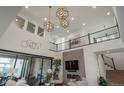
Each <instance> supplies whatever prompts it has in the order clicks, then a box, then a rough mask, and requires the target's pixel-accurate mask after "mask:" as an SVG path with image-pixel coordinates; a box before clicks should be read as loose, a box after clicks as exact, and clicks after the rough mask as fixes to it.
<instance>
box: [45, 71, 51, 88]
mask: <svg viewBox="0 0 124 93" xmlns="http://www.w3.org/2000/svg"><path fill="white" fill-rule="evenodd" d="M52 75H53V74H52V70H51V69H48V70H47V74H46V78H45V85H46V86H49V85H50V84H51V79H52Z"/></svg>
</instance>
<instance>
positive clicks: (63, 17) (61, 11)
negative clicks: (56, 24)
mask: <svg viewBox="0 0 124 93" xmlns="http://www.w3.org/2000/svg"><path fill="white" fill-rule="evenodd" d="M56 16H57V17H58V18H59V20H60V25H61V27H63V28H64V29H66V28H67V27H69V21H68V20H67V17H68V16H69V11H68V10H67V8H66V7H62V8H58V9H57V11H56Z"/></svg>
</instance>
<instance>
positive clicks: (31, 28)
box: [27, 22, 36, 33]
mask: <svg viewBox="0 0 124 93" xmlns="http://www.w3.org/2000/svg"><path fill="white" fill-rule="evenodd" d="M35 28H36V26H35V25H34V24H33V23H31V22H28V26H27V31H29V32H31V33H34V32H35Z"/></svg>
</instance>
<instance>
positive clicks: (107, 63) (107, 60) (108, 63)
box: [102, 54, 117, 70]
mask: <svg viewBox="0 0 124 93" xmlns="http://www.w3.org/2000/svg"><path fill="white" fill-rule="evenodd" d="M102 59H103V61H104V64H105V66H106V67H107V69H109V70H117V69H116V67H115V63H114V59H113V58H110V57H108V56H105V55H103V54H102Z"/></svg>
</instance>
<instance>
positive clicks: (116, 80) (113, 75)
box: [102, 54, 124, 86]
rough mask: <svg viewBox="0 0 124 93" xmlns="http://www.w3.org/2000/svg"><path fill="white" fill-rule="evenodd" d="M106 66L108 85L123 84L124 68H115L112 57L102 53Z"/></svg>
mask: <svg viewBox="0 0 124 93" xmlns="http://www.w3.org/2000/svg"><path fill="white" fill-rule="evenodd" d="M102 59H103V61H104V64H105V66H106V80H107V82H108V85H110V86H122V85H124V70H117V69H116V67H115V63H114V59H113V58H110V57H108V56H105V55H103V54H102Z"/></svg>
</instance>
